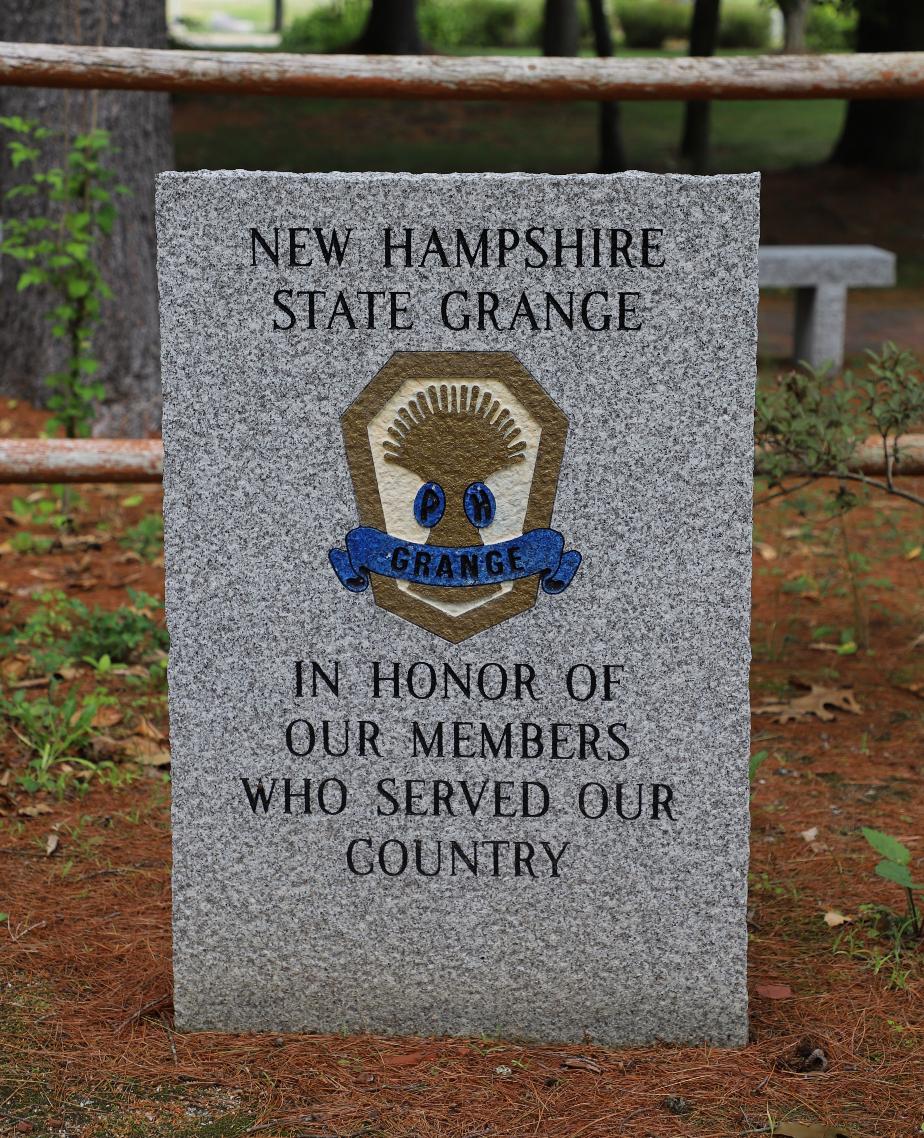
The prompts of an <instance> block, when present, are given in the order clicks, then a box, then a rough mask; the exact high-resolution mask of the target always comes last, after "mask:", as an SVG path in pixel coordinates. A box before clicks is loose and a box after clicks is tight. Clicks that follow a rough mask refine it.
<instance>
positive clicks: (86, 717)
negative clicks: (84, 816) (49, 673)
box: [0, 684, 116, 796]
mask: <svg viewBox="0 0 924 1138" xmlns="http://www.w3.org/2000/svg"><path fill="white" fill-rule="evenodd" d="M115 702H116V701H115V699H113V697H111V696H107V695H104V694H102V693H99V692H94V693H92V694H90V695H83V696H78V695H77V694H76V693H75V692H68V693H66V694H64V695H62V696H61V697H60V698H59V697H58V689H57V686H56V685H54V684H52V685H51V687H50V688H49V691H48V694H47V695H38V696H34V697H32V698H31V699H30V698H29V697H28V695H27V694H26V692H24V691H17V692H15V693H14V694H13V696H12V698H10V699H7V698H6V697H0V715H2V716H3V718H4V719H5V720H6V721H7V724H8V726H9V728H10V730H11V731H12V732H13V734H14V735H15V736H16V738H17V739H19V741H20V742H21V743H22V744H23V745H24V746H25V747H26V748H27V750H28V751H29V752H30V754H31V756H32V757H31V758H30V760H29V763H28V766H27V767H26V770H25V771H24V772H23V773H21V774H20V775H19V776H18V782H19V784H20V786H22V787H23V789H24V790H27V791H29V792H30V793H33V792H35V791H38V790H46V791H50V792H52V793H55V794H57V795H59V796H60V795H61V794H63V793H64V792H65V790H66V789H67V788H68V786H69V785H70V784H71V783H72V781H73V778H72V776H73V775H74V774H75V773H76V771H83V772H85V774H87V775H92V774H96V773H100V772H102V771H110V770H113V769H114V764H113V763H111V762H96V761H94V760H93V759H90V758H87V757H86V755H85V752H86V749H87V748H88V746H89V743H90V740H91V738H92V736H93V732H94V725H93V720H94V718H95V716H96V714H97V713H98V711H99V710H100V708H101V707H104V706H106V705H111V704H114V703H115ZM75 768H76V771H75Z"/></svg>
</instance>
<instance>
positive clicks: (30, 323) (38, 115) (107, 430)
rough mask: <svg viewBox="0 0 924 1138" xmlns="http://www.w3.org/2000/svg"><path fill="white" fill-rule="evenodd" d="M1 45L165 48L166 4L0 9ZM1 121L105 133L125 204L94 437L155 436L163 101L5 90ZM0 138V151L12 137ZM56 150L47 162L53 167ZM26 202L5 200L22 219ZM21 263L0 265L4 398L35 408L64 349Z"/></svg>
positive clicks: (114, 0) (97, 341) (1, 170)
mask: <svg viewBox="0 0 924 1138" xmlns="http://www.w3.org/2000/svg"><path fill="white" fill-rule="evenodd" d="M0 39H3V40H12V41H17V42H27V43H28V42H32V43H85V44H98V43H102V44H107V45H113V46H125V47H166V46H167V28H166V22H165V15H164V3H163V0H68V2H67V3H61V2H60V0H5V2H4V3H2V4H0ZM0 113H2V114H4V115H21V116H23V117H24V118H27V119H35V120H37V121H39V122H41V123H42V125H43V126H50V127H54V128H56V129H58V130H60V131H61V132H62V133H63V134H64V135H65V136H67V137H68V138H73V137H74V135H75V134H78V133H81V132H83V131H86V130H87V129H91V128H92V127H93V126H98V127H101V128H103V129H105V130H107V131H109V133H110V135H111V139H112V146H113V151H110V152H108V153H107V155H106V157H105V162H106V164H107V165H108V166H109V168H110V169H114V170H115V171H116V174H117V179H118V181H119V182H120V183H121V184H123V185H125V186H127V187H128V189H129V190H130V191H131V196H130V197H129V196H126V197H119V198H118V199H117V203H116V204H117V208H118V216H117V218H116V222H115V225H114V226H113V231H112V235H111V236H110V237H109V238H104V239H103V242H102V244H101V246H100V251H101V268H102V273H103V279H104V280H105V281H106V283H107V284H108V285H109V287H110V288H111V289H112V292H113V297H112V299H110V300H107V301H104V302H103V310H102V316H101V319H100V321H99V323H98V324H97V325H96V327H95V328H94V331H93V348H94V354H95V356H96V358H97V359H98V360H99V361H100V364H101V368H100V372H99V373H98V378H99V379H101V381H102V382H103V383H104V384H105V387H106V393H107V394H106V398H105V400H104V402H103V404H102V406H101V407H100V408H99V413H98V417H97V420H96V422H95V424H94V433H95V434H98V435H120V434H124V435H145V434H148V433H150V432H152V431H156V430H158V429H159V427H160V405H161V388H160V337H159V331H158V314H157V278H156V272H155V245H154V177H155V175H156V174H158V173H159V172H160V171H161V170H165V169H169V168H170V167H172V165H173V139H172V126H171V120H170V101H169V96H167V95H161V94H148V93H142V92H122V91H99V92H97V91H54V90H50V89H39V88H28V87H5V88H2V89H0ZM6 136H7V132H6V131H3V130H2V129H0V143H5V142H6V140H7V137H6ZM63 149H64V146H63V143H62V144H61V145H60V146H59V147H58V149H57V153H55V147H54V146H52V145H49V146H48V147H47V148H46V151H45V152H46V154H47V155H49V157H50V161H51V164H53V165H57V164H59V163H60V160H61V156H62V154H63ZM18 180H20V179H18V178H17V177H16V176H15V175H14V174H13V172H12V170H11V167H10V164H9V159H8V156H7V153H6V148H5V145H4V146H3V147H2V154H0V191H2V190H6V189H8V188H9V187H10V185H11V184H13V183H14V182H15V181H18ZM27 200H28V199H22V198H20V199H17V200H15V201H14V202H12V203H3V212H4V213H12V212H13V210H14V209H15V210H16V211H17V212H18V211H19V210H21V209H24V208H25V207H24V206H23V205H22V203H23V202H25V201H27ZM19 271H20V266H19V265H18V264H17V263H16V262H15V261H12V260H10V259H8V258H7V259H4V261H3V264H2V275H0V391H2V392H3V393H4V394H6V395H9V396H15V397H17V398H21V399H27V400H29V401H30V402H32V403H35V404H38V405H41V404H43V403H44V401H45V398H46V396H47V394H48V391H47V389H46V388H45V386H44V384H43V378H44V376H46V375H47V374H48V373H49V372H52V371H55V370H57V369H59V368H60V367H61V366H62V361H63V350H64V349H63V344H62V342H61V341H59V340H54V339H52V335H51V326H50V322H49V320H48V319H47V317H46V313H47V312H48V310H49V308H50V307H51V301H50V298H49V295H48V293H47V292H45V291H44V290H43V289H41V288H30V289H27V290H26V291H24V292H21V293H17V292H16V281H17V279H18V277H19Z"/></svg>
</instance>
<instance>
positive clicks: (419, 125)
mask: <svg viewBox="0 0 924 1138" xmlns="http://www.w3.org/2000/svg"><path fill="white" fill-rule="evenodd" d="M176 106H177V113H176V120H175V145H176V155H177V168H178V169H181V170H194V169H204V168H211V169H245V170H290V171H295V172H308V171H318V170H345V171H355V170H386V171H388V170H407V171H410V172H412V173H420V172H428V171H429V172H442V171H481V170H494V171H501V172H503V171H512V170H526V171H537V172H549V173H569V172H574V171H582V170H593V169H594V168H595V164H596V155H597V107H596V105H594V104H591V103H570V104H562V103H552V104H535V103H534V104H527V103H523V104H520V103H501V104H498V103H487V102H476V103H453V102H443V101H429V102H422V103H408V102H400V101H397V100H384V99H383V100H371V99H357V100H348V101H347V100H344V101H337V100H329V99H281V98H269V97H256V96H252V97H230V96H211V97H201V96H195V97H193V96H178V97H177V100H176ZM843 113H844V111H843V103H842V102H839V101H833V100H820V101H803V102H774V101H755V102H723V103H716V104H714V105H713V108H712V117H713V151H712V169H713V171H714V172H717V173H718V172H740V171H749V170H758V169H760V170H773V169H783V168H786V167H791V166H799V165H810V164H813V163H817V162H821V161H822V160H823V159H825V158H826V157H827V155H828V154H829V153H830V151H831V148H832V147H833V145H834V142H835V139H836V138H837V134H838V131H839V129H840V126H841V121H842V118H843ZM622 115H623V123H624V134H625V143H626V148H627V151H628V155H629V159H630V164H631V165H632V166H633V167H635V168H637V169H646V170H658V171H662V170H677V169H680V168H681V163H680V158H679V155H678V153H677V146H678V140H679V137H680V130H681V124H682V116H683V107H682V104H680V103H627V104H624V105H623V107H622Z"/></svg>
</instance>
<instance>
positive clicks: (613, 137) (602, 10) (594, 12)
mask: <svg viewBox="0 0 924 1138" xmlns="http://www.w3.org/2000/svg"><path fill="white" fill-rule="evenodd" d="M589 4H590V22H591V26H592V27H593V33H594V48H595V49H596V52H597V55H599V56H600V58H601V59H609V57H610V56H611V55H612V54H613V33H612V30H611V29H610V21H609V18H608V16H607V11H606V4H605V2H604V0H589ZM628 165H629V164H628V161H627V159H626V148H625V145H624V143H623V140H622V116H621V114H620V110H619V103H617V102H616V101H615V100H613V101H610V102H605V103H601V104H600V165H599V172H600V173H601V174H617V173H619V171H620V170H626V169H628Z"/></svg>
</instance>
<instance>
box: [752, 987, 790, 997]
mask: <svg viewBox="0 0 924 1138" xmlns="http://www.w3.org/2000/svg"><path fill="white" fill-rule="evenodd" d="M755 991H756V992H757V994H758V996H763V998H764V999H765V1000H788V999H789V997H790V996H791V995H792V988H790V986H789V985H788V984H758V985H757V988H756V989H755Z"/></svg>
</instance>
